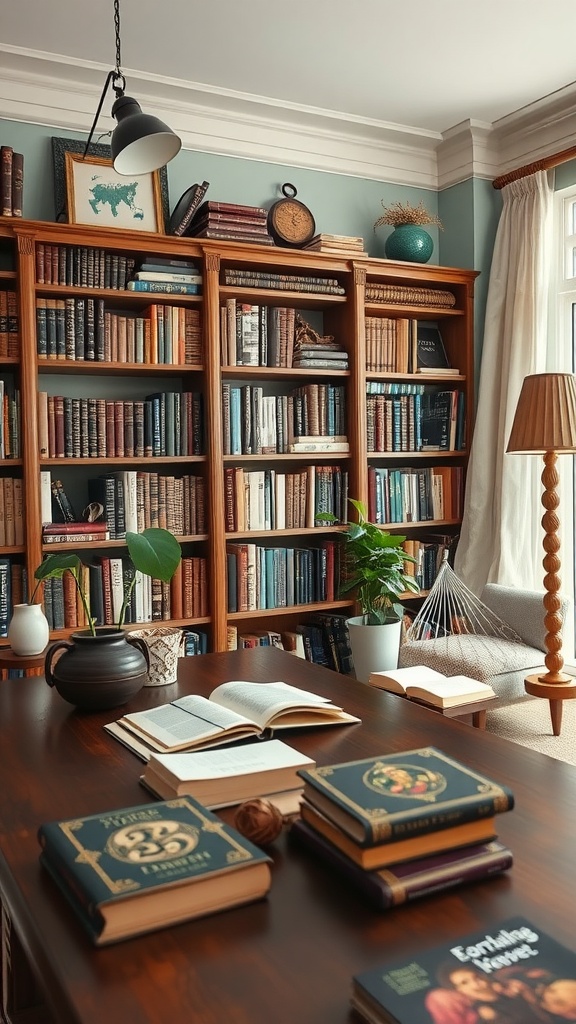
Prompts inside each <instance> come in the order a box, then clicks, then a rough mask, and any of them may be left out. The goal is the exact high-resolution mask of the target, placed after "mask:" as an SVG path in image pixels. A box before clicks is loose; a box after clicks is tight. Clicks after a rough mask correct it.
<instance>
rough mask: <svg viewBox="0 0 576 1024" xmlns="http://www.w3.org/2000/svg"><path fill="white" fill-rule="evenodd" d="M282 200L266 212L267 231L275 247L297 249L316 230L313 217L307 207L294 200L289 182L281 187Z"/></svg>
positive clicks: (295, 193) (293, 191)
mask: <svg viewBox="0 0 576 1024" xmlns="http://www.w3.org/2000/svg"><path fill="white" fill-rule="evenodd" d="M282 194H283V196H284V199H279V200H278V202H276V203H274V205H273V206H271V207H270V210H269V211H268V230H269V232H270V234H271V235H272V238H273V239H274V241H275V242H276V245H286V246H288V247H291V248H293V249H299V248H301V246H303V245H306V243H307V242H309V241H310V239H311V238H312V237H313V235H314V232H315V230H316V225H315V223H314V217H313V216H312V214H311V213H310V210H309V209H308V207H307V206H304V203H301V202H300V200H299V199H296V195H297V192H296V188H295V187H294V185H291V184H290V183H289V182H286V183H285V184H284V185H282Z"/></svg>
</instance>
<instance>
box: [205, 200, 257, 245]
mask: <svg viewBox="0 0 576 1024" xmlns="http://www.w3.org/2000/svg"><path fill="white" fill-rule="evenodd" d="M267 218H268V211H267V210H264V209H263V208H262V207H260V206H239V205H238V204H237V203H219V202H211V201H206V202H205V203H202V206H200V207H199V208H198V210H197V211H196V214H195V215H194V218H193V220H192V223H191V225H190V230H189V231H188V234H189V235H190V236H191V237H194V238H223V239H229V240H231V241H235V242H256V243H257V244H258V245H274V240H273V238H272V237H271V235H269V233H268V227H267Z"/></svg>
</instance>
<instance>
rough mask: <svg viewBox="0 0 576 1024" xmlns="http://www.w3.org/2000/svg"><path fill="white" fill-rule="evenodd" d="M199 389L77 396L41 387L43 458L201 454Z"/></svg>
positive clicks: (40, 409)
mask: <svg viewBox="0 0 576 1024" xmlns="http://www.w3.org/2000/svg"><path fill="white" fill-rule="evenodd" d="M202 410H203V405H202V395H201V394H200V393H199V392H191V391H190V392H188V391H185V392H179V391H176V392H173V391H168V392H157V393H156V394H153V395H148V396H147V397H146V398H144V399H134V400H121V399H120V400H113V399H104V398H71V397H69V396H64V395H49V394H48V393H47V392H46V391H40V392H38V435H39V439H40V456H41V458H50V459H52V458H56V459H64V458H82V459H87V458H105V457H109V458H124V457H126V456H128V457H132V456H136V457H150V456H152V457H164V456H168V457H170V456H178V455H201V454H202V453H203V449H204V441H203V422H204V420H203V411H202Z"/></svg>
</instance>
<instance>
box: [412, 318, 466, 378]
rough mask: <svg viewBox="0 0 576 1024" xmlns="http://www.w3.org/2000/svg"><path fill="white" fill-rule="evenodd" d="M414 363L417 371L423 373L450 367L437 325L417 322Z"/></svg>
mask: <svg viewBox="0 0 576 1024" xmlns="http://www.w3.org/2000/svg"><path fill="white" fill-rule="evenodd" d="M416 363H417V366H418V367H419V369H421V370H424V371H425V370H433V369H436V368H437V367H438V368H441V367H449V366H450V363H449V362H448V356H447V355H446V349H445V348H444V342H443V341H442V335H441V333H440V328H439V327H438V325H437V324H433V323H425V322H424V321H420V320H419V321H418V322H417V324H416ZM456 372H458V371H456Z"/></svg>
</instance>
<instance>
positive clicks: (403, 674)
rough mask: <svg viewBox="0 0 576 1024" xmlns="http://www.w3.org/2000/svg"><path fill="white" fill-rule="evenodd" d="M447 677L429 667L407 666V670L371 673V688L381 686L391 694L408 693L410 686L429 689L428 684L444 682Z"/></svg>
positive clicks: (398, 669) (397, 669)
mask: <svg viewBox="0 0 576 1024" xmlns="http://www.w3.org/2000/svg"><path fill="white" fill-rule="evenodd" d="M444 679H446V676H445V675H443V674H442V672H437V671H436V669H434V668H428V666H427V665H407V666H406V668H396V669H387V670H386V671H385V672H371V673H370V678H369V680H368V682H369V684H370V686H379V687H380V689H382V690H389V691H390V692H391V693H406V692H407V691H408V688H409V686H410V685H412V684H413V685H414V686H422V687H425V688H426V689H428V684H429V683H431V684H434V683H435V682H436V681H438V680H440V681H441V680H444Z"/></svg>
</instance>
